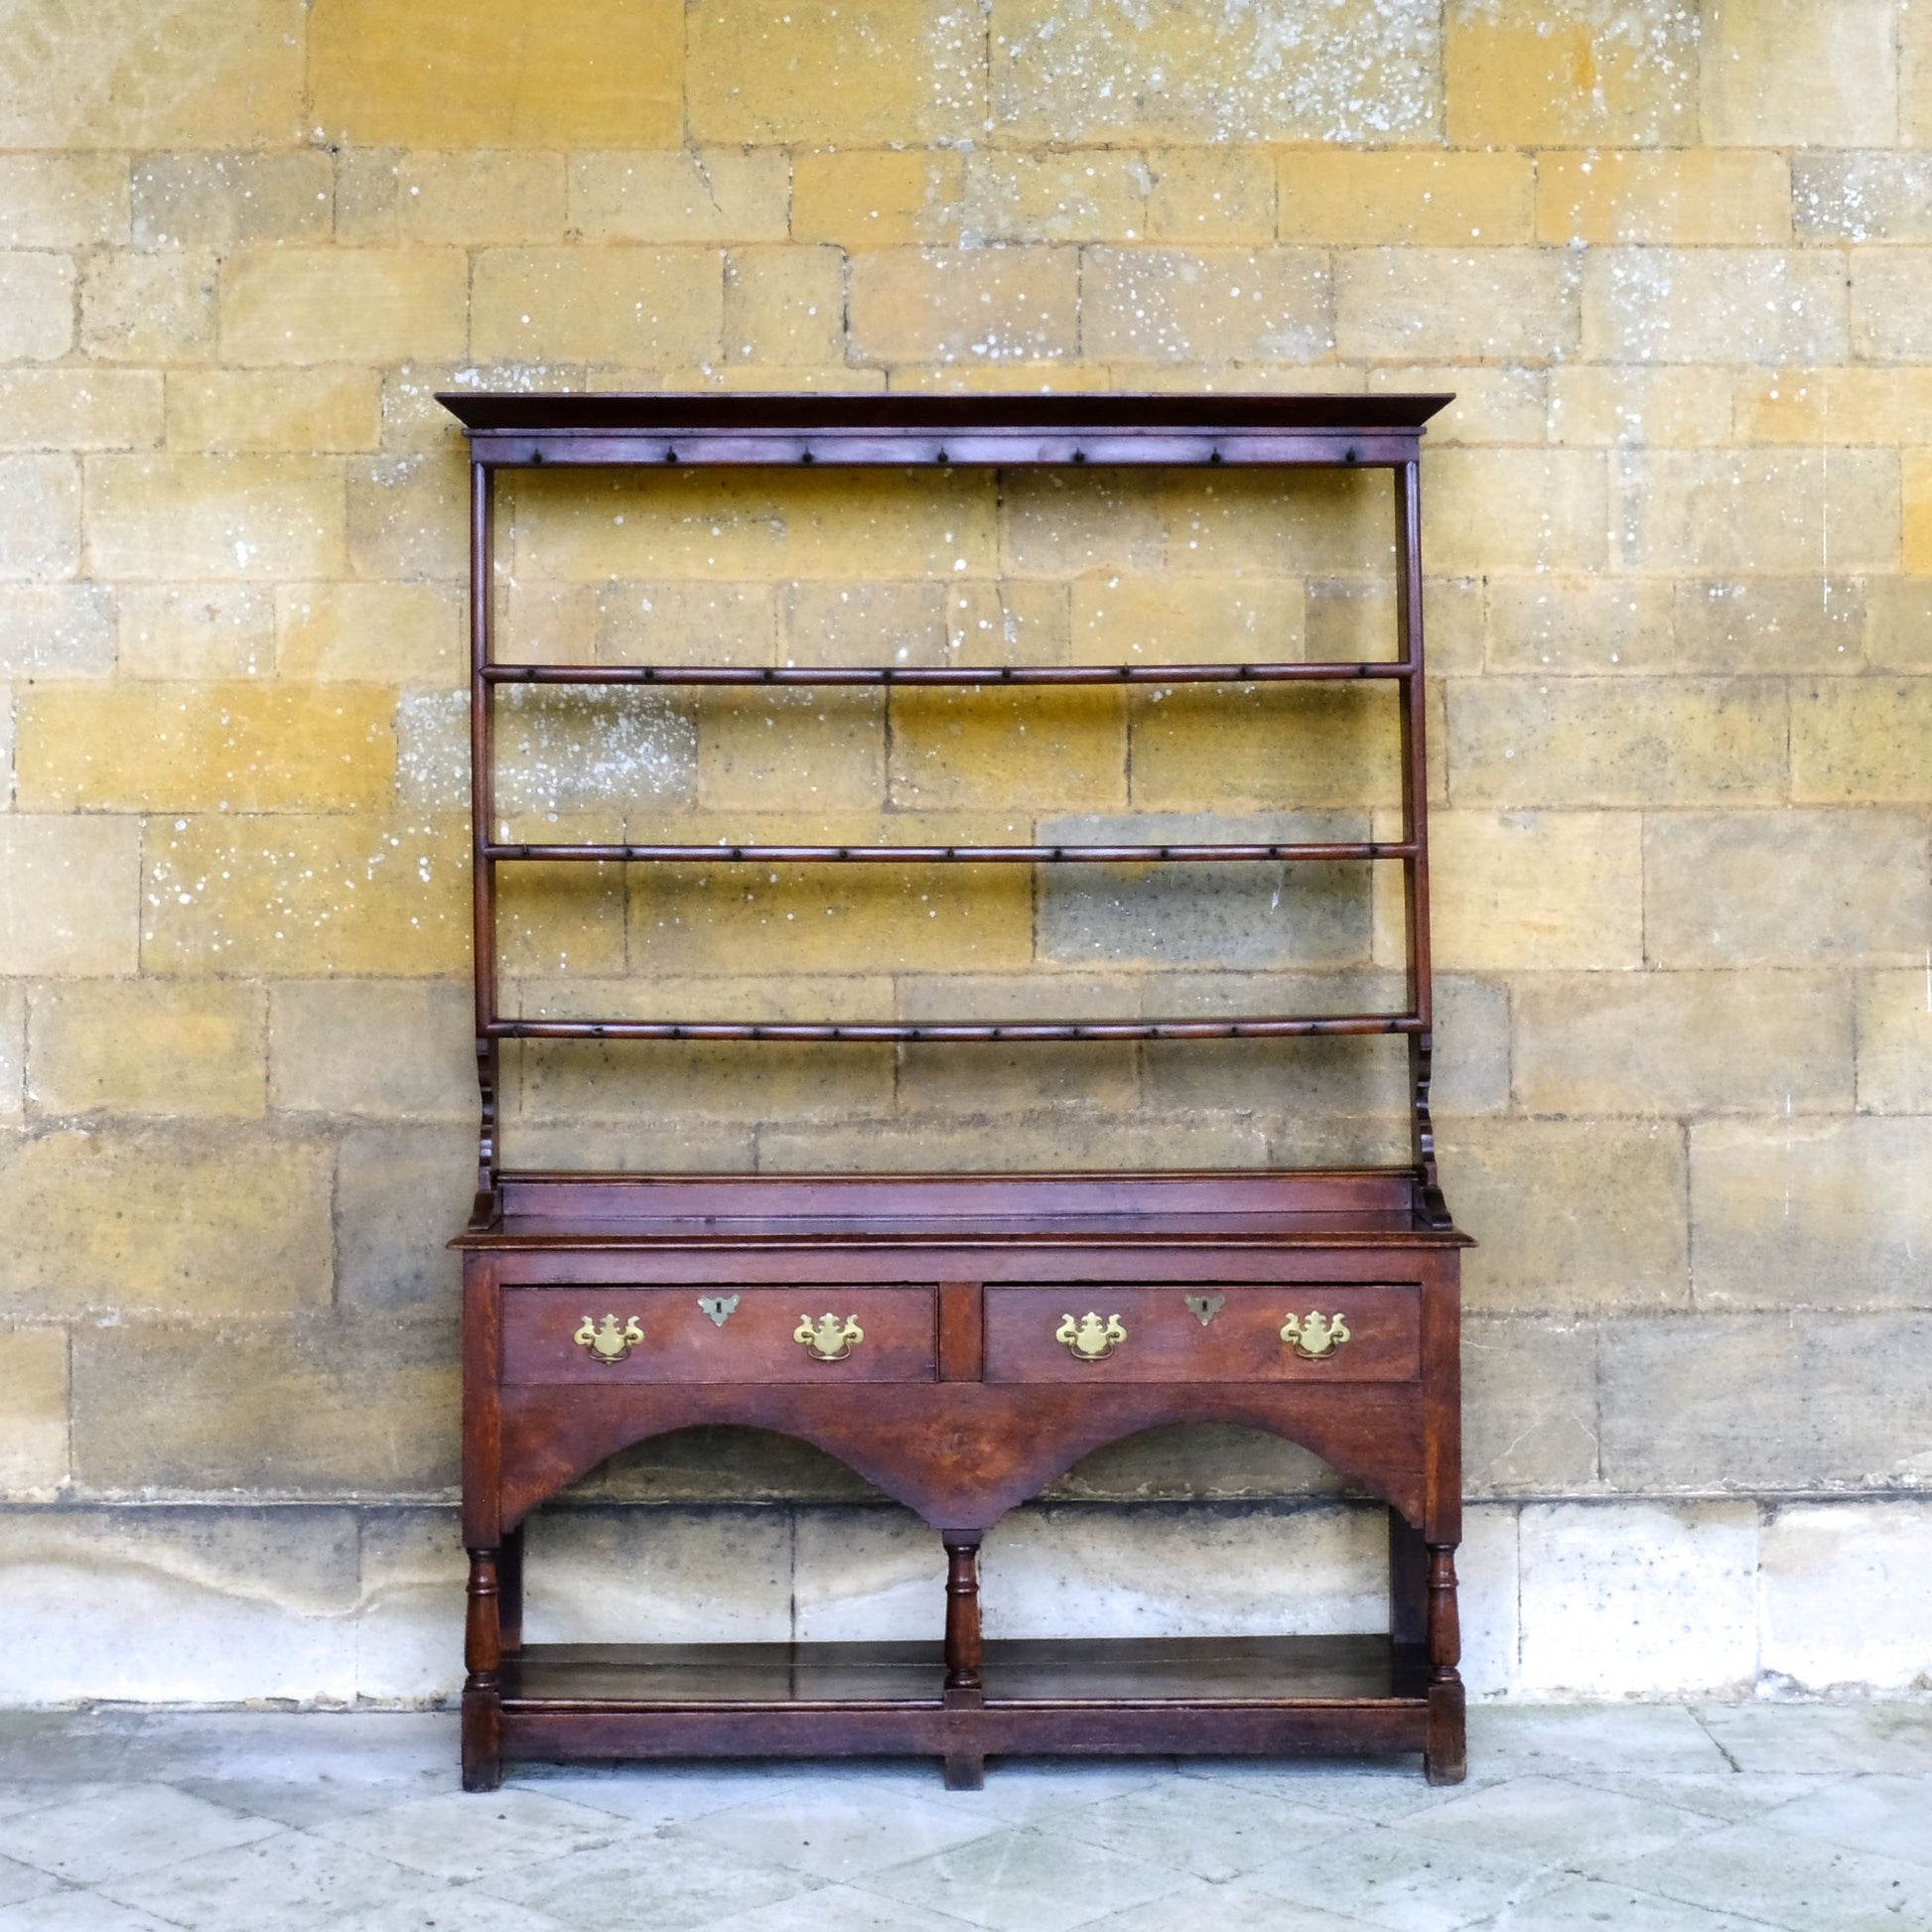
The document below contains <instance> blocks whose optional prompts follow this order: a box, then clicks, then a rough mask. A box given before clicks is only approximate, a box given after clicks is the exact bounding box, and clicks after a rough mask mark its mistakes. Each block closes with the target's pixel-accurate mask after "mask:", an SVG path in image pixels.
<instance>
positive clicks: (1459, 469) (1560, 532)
mask: <svg viewBox="0 0 1932 1932" xmlns="http://www.w3.org/2000/svg"><path fill="white" fill-rule="evenodd" d="M1423 482H1424V486H1423V555H1424V556H1425V557H1426V558H1427V559H1428V560H1429V565H1430V568H1431V569H1432V570H1447V571H1453V572H1456V573H1458V574H1464V575H1468V576H1488V575H1490V574H1491V573H1493V572H1497V571H1511V570H1533V571H1546V570H1586V571H1596V570H1600V569H1601V568H1602V566H1603V563H1604V561H1605V540H1604V530H1605V526H1606V524H1607V522H1608V508H1607V473H1606V470H1605V466H1604V459H1603V457H1602V454H1601V453H1600V452H1598V451H1595V450H1439V451H1437V452H1435V453H1434V454H1433V455H1432V456H1431V458H1430V461H1429V465H1428V468H1427V470H1426V472H1425V474H1424V480H1423Z"/></svg>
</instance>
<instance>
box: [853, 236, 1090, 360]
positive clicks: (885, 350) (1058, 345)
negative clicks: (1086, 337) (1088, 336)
mask: <svg viewBox="0 0 1932 1932" xmlns="http://www.w3.org/2000/svg"><path fill="white" fill-rule="evenodd" d="M1078 310H1079V269H1078V263H1077V256H1076V251H1075V250H1073V249H1071V248H1048V247H1028V248H973V249H957V250H950V249H935V248H892V249H882V250H879V251H877V252H868V253H865V254H861V255H858V256H856V257H855V258H854V259H853V262H852V268H851V286H850V296H849V306H848V321H847V327H848V329H849V331H850V335H851V341H852V352H853V354H854V355H855V356H856V357H858V358H860V359H862V360H868V361H881V362H889V363H890V362H917V361H937V362H975V361H987V362H999V361H1033V360H1037V359H1040V358H1042V357H1051V356H1061V355H1070V354H1072V353H1073V350H1074V347H1075V344H1076V342H1077V339H1078V326H1079V314H1078Z"/></svg>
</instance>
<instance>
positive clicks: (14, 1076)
mask: <svg viewBox="0 0 1932 1932" xmlns="http://www.w3.org/2000/svg"><path fill="white" fill-rule="evenodd" d="M26 1076H27V989H26V988H25V987H24V986H21V985H19V984H17V983H16V984H14V985H10V986H7V987H4V988H0V1121H7V1122H10V1123H14V1124H18V1122H19V1121H20V1119H21V1116H22V1113H23V1110H24V1108H25V1105H26V1098H25V1096H26Z"/></svg>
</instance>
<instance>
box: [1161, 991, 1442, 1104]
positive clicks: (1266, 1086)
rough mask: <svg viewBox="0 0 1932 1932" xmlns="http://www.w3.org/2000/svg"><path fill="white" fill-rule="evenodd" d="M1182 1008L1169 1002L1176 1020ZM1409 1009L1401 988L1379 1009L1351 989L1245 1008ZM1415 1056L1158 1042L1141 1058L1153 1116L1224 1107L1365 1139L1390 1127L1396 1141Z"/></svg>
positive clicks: (1363, 1047) (1350, 1048)
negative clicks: (1324, 1124) (1333, 1126)
mask: <svg viewBox="0 0 1932 1932" xmlns="http://www.w3.org/2000/svg"><path fill="white" fill-rule="evenodd" d="M1217 977H1219V976H1218V975H1217ZM1327 977H1333V978H1337V979H1341V978H1342V976H1340V975H1332V976H1327ZM1349 978H1352V976H1349ZM1390 994H1393V995H1394V997H1390ZM1178 1004H1179V1002H1164V1006H1166V1007H1167V1008H1168V1010H1169V1011H1172V1010H1173V1007H1174V1006H1176V1005H1178ZM1188 1004H1189V1005H1191V1004H1192V1003H1191V1002H1190V1003H1188ZM1400 1005H1401V995H1400V993H1399V992H1396V991H1395V989H1393V988H1391V989H1389V992H1388V993H1385V994H1384V995H1383V997H1382V998H1381V1000H1379V1001H1377V1000H1373V999H1360V998H1352V997H1350V992H1349V986H1348V982H1347V980H1343V983H1342V984H1341V985H1339V986H1337V987H1335V988H1333V989H1332V990H1330V991H1328V992H1327V993H1326V994H1325V995H1324V994H1322V993H1320V992H1315V993H1313V994H1310V993H1308V992H1304V991H1302V990H1301V987H1300V986H1298V987H1297V988H1296V990H1295V991H1293V992H1292V993H1284V992H1283V991H1281V990H1279V987H1277V988H1275V989H1267V988H1264V989H1261V990H1258V991H1257V992H1256V993H1255V994H1254V995H1251V996H1250V998H1249V999H1248V1000H1247V1001H1244V1002H1243V1003H1242V1008H1243V1009H1245V1011H1247V1012H1250V1013H1283V1012H1296V1013H1301V1012H1307V1011H1310V1010H1311V1008H1312V1009H1313V1010H1316V1011H1326V1012H1336V1011H1339V1010H1342V1009H1343V1008H1348V1009H1362V1008H1366V1009H1369V1010H1373V1009H1374V1008H1376V1007H1377V1006H1379V1007H1380V1008H1381V1009H1382V1010H1383V1011H1385V1012H1386V1011H1388V1010H1390V1009H1392V1008H1395V1007H1399V1006H1400ZM1237 1010H1242V1009H1237ZM1406 1046H1407V1042H1406V1041H1402V1040H1397V1039H1393V1038H1382V1039H1376V1038H1367V1039H1348V1038H1342V1039H1320V1040H1307V1039H1247V1040H1236V1039H1202V1040H1184V1041H1183V1040H1174V1041H1166V1040H1157V1041H1151V1042H1150V1043H1149V1044H1148V1045H1147V1046H1146V1047H1145V1048H1144V1049H1143V1053H1142V1061H1141V1091H1142V1093H1143V1094H1144V1096H1145V1098H1146V1102H1147V1105H1148V1106H1149V1107H1151V1108H1159V1109H1164V1110H1165V1109H1170V1108H1173V1109H1179V1108H1189V1107H1198V1108H1201V1109H1203V1110H1205V1109H1207V1108H1211V1107H1215V1106H1221V1107H1227V1108H1229V1109H1231V1110H1232V1111H1233V1112H1235V1113H1237V1114H1244V1115H1251V1116H1266V1115H1268V1114H1270V1113H1284V1114H1287V1115H1288V1116H1289V1117H1290V1118H1291V1119H1292V1120H1306V1121H1311V1122H1312V1121H1320V1120H1332V1121H1334V1122H1336V1123H1340V1122H1343V1121H1346V1122H1348V1123H1349V1125H1350V1128H1351V1129H1353V1128H1355V1127H1357V1126H1359V1127H1360V1129H1361V1130H1362V1131H1363V1132H1364V1134H1366V1133H1368V1132H1370V1131H1372V1128H1373V1124H1374V1123H1377V1122H1386V1123H1387V1124H1388V1127H1389V1137H1390V1138H1391V1139H1395V1138H1399V1136H1398V1135H1397V1133H1396V1129H1397V1128H1398V1127H1399V1126H1406V1118H1405V1116H1406V1110H1407V1101H1408V1072H1409V1056H1408V1052H1407V1050H1406ZM1190 1048H1192V1049H1195V1050H1192V1051H1190V1050H1189V1049H1190Z"/></svg>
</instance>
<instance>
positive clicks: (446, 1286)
mask: <svg viewBox="0 0 1932 1932" xmlns="http://www.w3.org/2000/svg"><path fill="white" fill-rule="evenodd" d="M459 1036H460V1035H459ZM476 1172H477V1138H476V1135H475V1133H474V1131H473V1130H472V1128H471V1127H470V1125H469V1124H468V1123H465V1124H464V1125H463V1126H460V1127H455V1126H433V1125H421V1124H412V1125H410V1126H407V1127H392V1126H381V1127H356V1128H351V1129H350V1130H349V1131H348V1132H347V1133H345V1135H344V1136H343V1138H342V1143H341V1148H340V1151H339V1153H338V1155H337V1160H336V1305H337V1307H339V1308H341V1309H345V1310H348V1311H366V1312H368V1313H369V1314H371V1315H380V1314H393V1315H395V1316H397V1317H398V1318H400V1319H404V1320H409V1319H414V1318H419V1317H422V1316H425V1315H428V1316H433V1317H435V1318H436V1319H438V1320H443V1321H454V1320H455V1319H456V1318H457V1316H458V1314H459V1312H460V1311H461V1307H462V1303H461V1299H460V1298H461V1291H462V1283H463V1268H462V1263H461V1260H460V1258H459V1257H458V1256H456V1255H454V1254H451V1253H450V1252H449V1250H448V1248H447V1246H446V1245H445V1244H446V1243H447V1242H448V1241H449V1238H450V1236H451V1235H452V1234H453V1233H455V1231H456V1229H457V1226H458V1224H459V1222H460V1220H461V1218H462V1205H463V1197H464V1195H465V1193H466V1192H468V1191H470V1189H471V1186H472V1183H473V1182H474V1180H475V1177H476Z"/></svg>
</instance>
